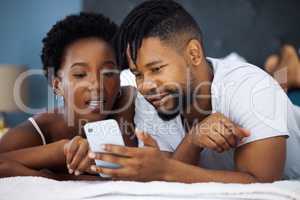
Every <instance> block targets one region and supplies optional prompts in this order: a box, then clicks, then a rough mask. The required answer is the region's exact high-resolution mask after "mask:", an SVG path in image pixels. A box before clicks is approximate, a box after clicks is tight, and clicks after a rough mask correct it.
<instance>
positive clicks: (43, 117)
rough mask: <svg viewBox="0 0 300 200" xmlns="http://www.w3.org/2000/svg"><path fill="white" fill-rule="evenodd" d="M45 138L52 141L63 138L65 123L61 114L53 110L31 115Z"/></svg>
mask: <svg viewBox="0 0 300 200" xmlns="http://www.w3.org/2000/svg"><path fill="white" fill-rule="evenodd" d="M32 118H33V119H34V121H35V123H36V124H37V125H38V127H39V128H40V130H41V132H42V133H43V134H44V136H45V137H46V138H47V141H49V142H54V141H56V140H59V139H63V137H64V136H63V134H62V133H64V132H65V129H66V123H65V120H64V117H63V114H61V113H59V112H57V110H54V111H53V112H45V113H40V114H37V115H35V116H33V117H32Z"/></svg>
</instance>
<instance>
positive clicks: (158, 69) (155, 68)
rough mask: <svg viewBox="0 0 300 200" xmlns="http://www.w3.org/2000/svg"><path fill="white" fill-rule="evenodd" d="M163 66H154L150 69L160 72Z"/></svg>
mask: <svg viewBox="0 0 300 200" xmlns="http://www.w3.org/2000/svg"><path fill="white" fill-rule="evenodd" d="M162 68H163V66H160V67H154V68H152V69H151V71H152V72H160V70H161V69H162Z"/></svg>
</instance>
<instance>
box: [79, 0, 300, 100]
mask: <svg viewBox="0 0 300 200" xmlns="http://www.w3.org/2000/svg"><path fill="white" fill-rule="evenodd" d="M177 1H178V2H179V3H181V4H182V5H183V6H184V7H185V8H186V9H187V10H188V11H189V12H190V13H191V14H192V16H193V17H194V18H195V19H196V20H197V22H198V23H199V25H200V27H201V29H202V31H203V34H204V46H205V50H206V53H207V55H208V56H211V57H223V56H226V55H228V54H229V53H231V52H237V53H238V54H240V55H241V56H243V57H245V58H246V59H247V61H248V62H250V63H253V64H255V65H257V66H259V67H261V66H263V64H264V61H265V59H266V57H267V56H268V55H270V54H272V53H276V52H278V51H279V49H280V46H281V45H282V44H284V43H290V44H293V45H294V46H295V47H296V48H300V26H299V23H300V22H299V21H300V1H299V0H284V1H274V0H230V1H225V0H177ZM141 2H143V0H83V10H85V11H92V12H100V13H103V14H105V15H107V16H109V17H111V18H112V19H113V20H115V21H116V22H117V23H120V22H121V21H122V19H123V18H124V17H125V16H126V15H127V14H128V12H129V11H130V10H131V9H132V8H133V7H134V6H136V5H137V4H138V3H141ZM289 96H290V98H291V99H292V101H293V102H294V103H296V104H298V105H300V92H299V91H291V92H290V93H289Z"/></svg>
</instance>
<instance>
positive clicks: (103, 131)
mask: <svg viewBox="0 0 300 200" xmlns="http://www.w3.org/2000/svg"><path fill="white" fill-rule="evenodd" d="M84 131H85V134H86V137H87V140H88V143H89V145H90V149H91V150H92V151H93V152H95V153H99V152H101V153H105V151H104V150H103V149H102V147H101V146H102V145H103V144H115V145H121V146H125V144H124V140H123V137H122V132H121V130H120V127H119V125H118V123H117V121H116V120H114V119H108V120H102V121H97V122H90V123H87V124H85V125H84ZM95 163H96V165H97V166H99V167H104V168H110V169H117V168H120V165H118V164H115V163H110V162H105V161H102V160H95ZM99 175H100V176H101V177H105V178H109V177H110V176H108V175H105V174H101V173H100V174H99Z"/></svg>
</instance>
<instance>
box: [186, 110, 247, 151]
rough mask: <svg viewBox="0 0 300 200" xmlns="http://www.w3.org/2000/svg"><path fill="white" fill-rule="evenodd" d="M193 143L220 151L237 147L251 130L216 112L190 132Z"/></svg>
mask: <svg viewBox="0 0 300 200" xmlns="http://www.w3.org/2000/svg"><path fill="white" fill-rule="evenodd" d="M188 134H189V135H188V137H189V140H190V142H191V144H193V145H196V146H198V147H201V148H207V149H212V150H215V151H217V152H219V153H221V152H223V151H227V150H229V149H230V148H235V147H236V145H237V143H238V141H239V140H241V139H242V138H244V137H248V136H249V135H250V132H249V131H247V130H245V129H243V128H240V127H238V126H236V125H235V124H234V123H233V122H231V121H230V120H229V119H227V118H226V117H225V116H224V115H223V114H221V113H214V114H211V115H210V116H208V117H207V118H205V119H204V120H203V121H201V122H200V123H198V124H197V125H195V126H194V127H193V128H192V129H191V131H190V132H189V133H188Z"/></svg>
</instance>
